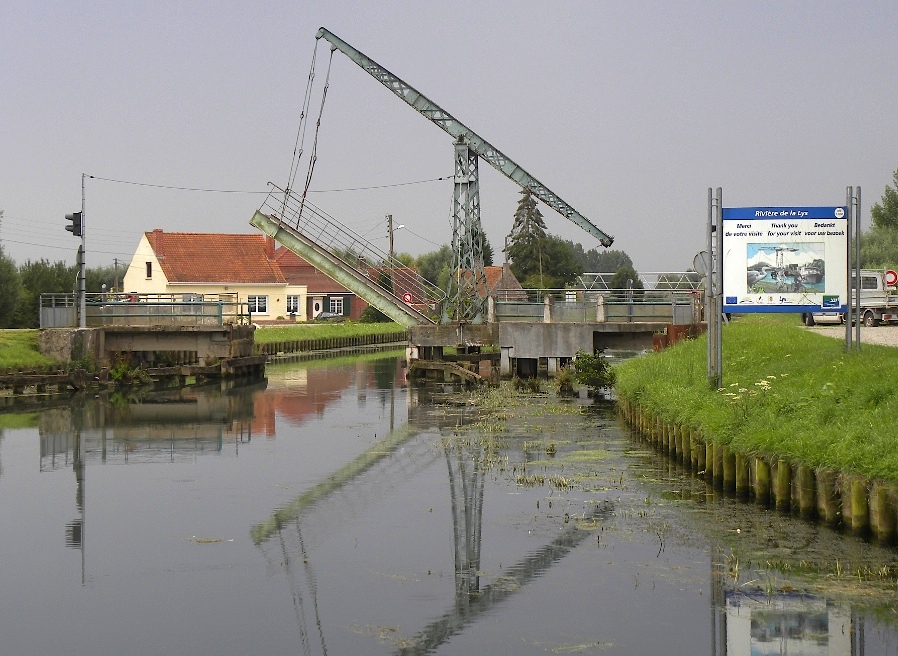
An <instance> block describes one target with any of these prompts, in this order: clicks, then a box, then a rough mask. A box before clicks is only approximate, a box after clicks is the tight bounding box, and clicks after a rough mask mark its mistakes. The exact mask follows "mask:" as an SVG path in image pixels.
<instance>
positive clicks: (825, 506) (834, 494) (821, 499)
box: [816, 469, 842, 526]
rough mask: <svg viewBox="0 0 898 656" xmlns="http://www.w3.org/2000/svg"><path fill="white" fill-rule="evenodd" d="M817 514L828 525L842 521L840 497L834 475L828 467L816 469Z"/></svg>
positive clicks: (835, 524) (834, 524)
mask: <svg viewBox="0 0 898 656" xmlns="http://www.w3.org/2000/svg"><path fill="white" fill-rule="evenodd" d="M816 479H817V494H816V497H817V516H818V517H819V518H820V519H821V520H823V522H825V523H826V524H829V525H830V526H837V525H838V524H839V523H841V521H842V497H841V495H840V494H839V491H838V489H837V488H836V475H835V472H832V471H830V470H828V469H821V470H818V471H817V475H816Z"/></svg>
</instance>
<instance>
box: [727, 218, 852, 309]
mask: <svg viewBox="0 0 898 656" xmlns="http://www.w3.org/2000/svg"><path fill="white" fill-rule="evenodd" d="M723 219H724V220H723V230H724V232H723V295H724V307H723V309H724V312H815V311H817V312H819V311H824V310H826V311H844V308H845V305H846V304H847V299H848V296H847V294H848V280H847V246H848V241H847V239H848V238H847V219H846V216H845V209H844V208H842V207H737V208H724V210H723Z"/></svg>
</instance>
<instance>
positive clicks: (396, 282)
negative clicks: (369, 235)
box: [259, 183, 446, 313]
mask: <svg viewBox="0 0 898 656" xmlns="http://www.w3.org/2000/svg"><path fill="white" fill-rule="evenodd" d="M269 184H270V183H269ZM271 186H272V191H271V193H269V194H268V196H267V197H266V199H265V202H264V203H262V207H261V208H259V211H260V212H262V213H263V214H267V215H268V216H271V217H272V218H275V219H278V220H280V221H281V222H282V223H285V224H286V225H289V226H290V227H292V228H294V229H295V230H297V231H298V232H300V233H302V234H303V235H304V236H306V237H307V238H309V239H311V240H312V241H314V242H315V243H316V244H318V245H319V246H321V247H323V248H325V249H327V250H328V251H330V252H331V253H332V254H333V255H334V256H336V257H337V258H339V259H340V260H341V261H342V262H343V263H344V264H345V265H346V266H347V267H349V268H351V269H355V270H356V271H357V272H358V273H360V274H361V275H363V276H365V277H366V278H368V279H369V280H370V281H371V283H372V284H373V285H374V286H377V287H380V288H381V289H382V290H383V291H385V292H387V293H388V294H392V295H393V296H395V297H396V298H398V299H402V300H403V301H404V302H406V303H409V304H410V305H413V306H415V307H416V308H418V309H419V310H421V311H422V312H425V313H426V311H427V310H431V311H433V310H436V309H437V308H438V307H439V304H440V303H442V301H443V300H444V299H445V298H446V294H445V292H444V291H443V290H441V289H440V288H439V287H437V286H436V285H434V284H433V283H431V282H429V281H428V280H426V279H424V278H423V277H421V275H420V274H419V273H418V272H417V271H416V270H415V269H413V268H411V267H408V266H406V265H405V264H403V263H402V262H400V261H399V260H397V259H395V258H394V257H390V254H389V253H385V252H384V251H383V250H381V249H379V248H378V247H377V246H375V245H374V244H372V243H371V242H370V241H368V240H367V239H365V238H364V237H363V236H361V235H359V234H357V233H355V232H354V231H353V230H351V229H349V228H347V227H346V226H344V225H341V224H340V223H338V222H337V220H336V219H334V218H333V217H332V216H330V215H329V214H327V213H326V212H324V211H323V210H322V209H320V208H318V207H316V206H315V205H313V204H312V203H310V202H309V201H308V200H305V201H304V200H303V199H302V198H301V197H299V196H297V195H295V194H293V193H292V192H287V191H284V190H283V189H280V188H279V187H277V186H276V185H274V184H272V185H271Z"/></svg>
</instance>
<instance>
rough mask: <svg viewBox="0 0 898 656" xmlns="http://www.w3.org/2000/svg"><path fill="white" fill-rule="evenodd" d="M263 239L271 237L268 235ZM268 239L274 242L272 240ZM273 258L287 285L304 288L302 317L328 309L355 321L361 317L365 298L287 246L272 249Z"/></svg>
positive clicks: (316, 314) (365, 305) (316, 315)
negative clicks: (304, 296)
mask: <svg viewBox="0 0 898 656" xmlns="http://www.w3.org/2000/svg"><path fill="white" fill-rule="evenodd" d="M266 239H269V240H271V237H266ZM271 241H272V245H273V240H271ZM274 261H275V262H277V265H278V266H279V267H280V269H281V271H282V272H283V274H284V278H286V280H287V282H288V283H289V284H290V285H295V286H301V287H305V288H306V305H305V308H304V309H305V316H306V317H307V318H309V319H315V318H316V317H318V315H319V314H321V313H322V312H331V313H333V314H340V315H342V316H344V317H346V318H347V319H353V320H355V319H358V318H359V317H360V316H361V314H362V310H364V309H365V308H366V307H368V303H367V302H366V301H365V300H364V299H362V298H359V297H358V296H356V295H355V294H354V293H353V292H351V291H349V290H348V289H346V287H344V286H343V285H341V284H340V283H338V282H337V281H335V280H334V279H333V278H330V277H329V276H328V275H327V274H325V273H323V272H322V271H319V270H318V269H316V268H315V267H314V266H313V265H311V264H309V263H308V262H307V261H306V260H304V259H303V258H301V257H300V256H299V255H297V254H296V253H294V252H293V251H291V250H290V249H289V248H287V247H286V246H279V247H277V248H276V249H275V250H274Z"/></svg>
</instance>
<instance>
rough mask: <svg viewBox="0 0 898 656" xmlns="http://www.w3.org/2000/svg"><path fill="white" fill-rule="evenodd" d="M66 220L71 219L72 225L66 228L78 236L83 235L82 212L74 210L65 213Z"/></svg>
mask: <svg viewBox="0 0 898 656" xmlns="http://www.w3.org/2000/svg"><path fill="white" fill-rule="evenodd" d="M65 218H66V221H71V222H72V225H67V226H66V227H65V229H66V230H68V231H69V232H71V233H72V234H73V235H75V236H76V237H80V236H81V212H73V213H72V214H66V215H65Z"/></svg>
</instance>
